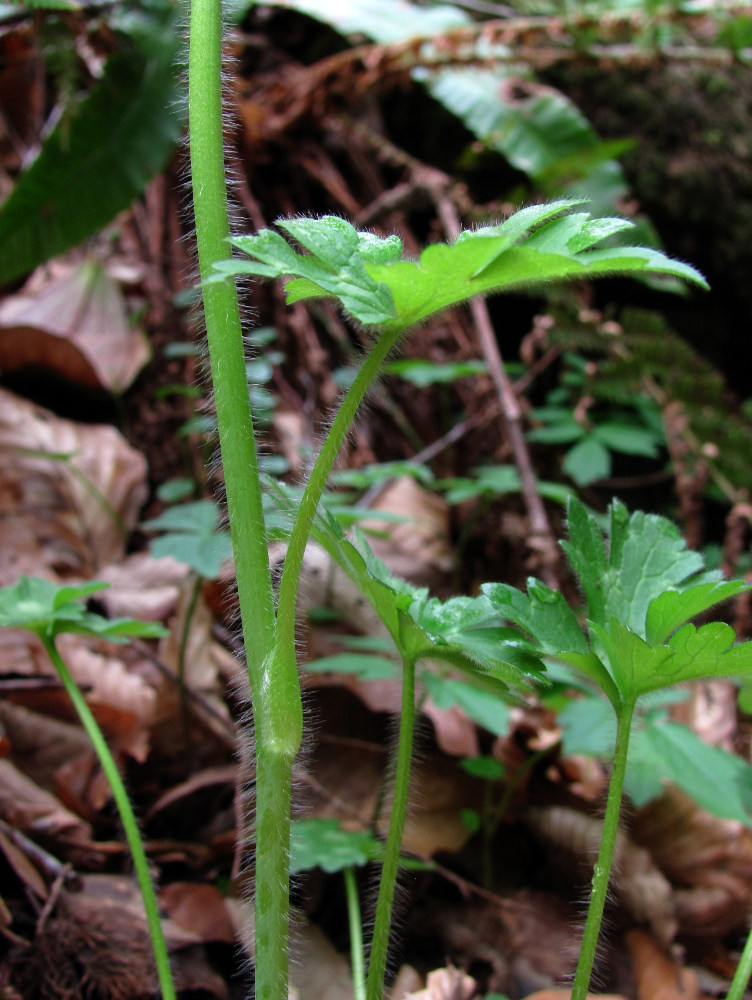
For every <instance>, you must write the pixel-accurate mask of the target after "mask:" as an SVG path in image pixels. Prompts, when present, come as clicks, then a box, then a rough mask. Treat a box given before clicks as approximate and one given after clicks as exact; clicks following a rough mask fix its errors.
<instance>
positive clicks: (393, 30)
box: [241, 0, 469, 44]
mask: <svg viewBox="0 0 752 1000" xmlns="http://www.w3.org/2000/svg"><path fill="white" fill-rule="evenodd" d="M260 2H261V0H241V5H242V7H243V9H245V8H247V7H250V6H254V5H255V4H256V3H260ZM264 6H268V4H266V3H264ZM274 6H275V7H285V8H287V9H289V10H296V11H298V12H299V13H300V14H306V15H307V16H308V17H312V18H315V19H316V20H317V21H322V22H323V23H324V24H328V25H330V26H331V27H332V28H334V29H335V30H336V31H338V32H339V33H340V34H342V35H351V34H357V35H366V36H367V37H369V38H373V39H374V41H377V42H381V43H382V44H393V43H395V42H402V41H406V40H407V39H408V38H415V37H418V36H430V35H434V34H437V33H439V32H444V31H449V30H451V29H452V28H459V27H462V26H463V25H465V24H468V23H469V18H468V16H467V14H465V13H464V12H463V11H461V10H460V9H459V8H457V7H453V6H451V5H447V6H444V5H442V6H439V7H418V6H415V5H414V4H408V3H405V2H404V0H358V3H342V0H276V2H275V4H274Z"/></svg>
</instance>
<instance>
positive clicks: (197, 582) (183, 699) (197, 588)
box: [178, 573, 204, 760]
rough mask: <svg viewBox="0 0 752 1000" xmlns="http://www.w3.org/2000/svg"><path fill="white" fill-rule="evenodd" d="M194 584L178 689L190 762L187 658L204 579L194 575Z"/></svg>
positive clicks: (180, 655) (182, 634) (180, 653)
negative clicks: (189, 640)
mask: <svg viewBox="0 0 752 1000" xmlns="http://www.w3.org/2000/svg"><path fill="white" fill-rule="evenodd" d="M191 576H192V577H193V582H192V583H191V592H190V595H189V597H188V606H187V607H186V609H185V617H184V619H183V628H182V629H181V632H180V645H179V647H178V687H179V693H180V719H181V723H182V726H183V746H184V748H185V754H186V757H187V758H188V759H189V760H190V759H191V757H192V756H193V747H192V745H191V728H190V711H189V707H188V688H187V687H186V684H185V666H186V664H185V657H186V653H187V652H188V639H189V638H190V631H191V622H192V621H193V615H194V612H195V611H196V604H197V603H198V598H199V594H200V593H201V586H202V584H203V582H204V578H203V577H202V576H200V575H199V574H198V573H192V574H191Z"/></svg>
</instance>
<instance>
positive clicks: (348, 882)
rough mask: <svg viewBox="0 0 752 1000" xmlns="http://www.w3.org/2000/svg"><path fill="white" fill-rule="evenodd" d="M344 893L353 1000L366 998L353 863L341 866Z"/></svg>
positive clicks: (358, 906)
mask: <svg viewBox="0 0 752 1000" xmlns="http://www.w3.org/2000/svg"><path fill="white" fill-rule="evenodd" d="M342 874H343V876H344V879H345V895H346V897H347V920H348V924H349V926H350V961H351V964H352V977H353V992H354V995H355V1000H366V972H365V963H364V961H363V922H362V920H361V918H360V900H359V898H358V882H357V879H356V877H355V865H348V866H347V868H343V870H342Z"/></svg>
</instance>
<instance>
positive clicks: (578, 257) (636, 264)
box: [208, 199, 705, 327]
mask: <svg viewBox="0 0 752 1000" xmlns="http://www.w3.org/2000/svg"><path fill="white" fill-rule="evenodd" d="M578 203H579V202H576V201H573V200H572V199H569V200H564V201H559V202H553V203H551V204H550V205H546V206H543V207H540V206H533V207H532V209H530V208H528V209H523V210H522V211H521V212H518V213H517V214H516V215H514V216H512V217H511V218H510V219H508V220H506V221H505V222H504V223H502V224H500V225H499V226H490V227H485V228H482V229H477V230H473V231H467V232H464V233H462V234H461V235H460V236H459V237H458V239H457V240H456V242H455V243H453V244H452V245H447V244H443V243H440V244H434V245H432V246H429V247H427V248H426V249H425V250H424V251H423V253H422V254H421V256H420V260H419V261H418V262H415V261H409V260H400V259H399V256H400V254H401V245H400V243H399V241H398V240H397V239H396V237H389V238H387V239H385V240H382V239H380V238H378V237H375V236H373V235H371V234H368V233H359V232H357V231H356V230H355V229H354V228H353V227H352V226H351V225H350V224H349V223H348V222H345V221H344V220H343V219H338V218H336V217H334V216H324V217H323V218H321V219H300V220H288V221H282V222H279V223H278V225H280V226H281V227H282V228H285V229H286V230H287V231H288V233H289V234H290V235H291V236H293V237H294V238H295V239H297V240H298V241H299V242H301V243H302V244H303V245H304V246H305V247H307V248H308V250H309V251H310V252H308V253H304V254H298V253H297V252H296V251H294V250H293V249H292V247H290V246H289V245H288V244H287V243H286V242H285V240H283V238H282V237H281V236H280V235H279V234H278V233H273V232H270V231H269V230H263V231H262V232H261V233H259V234H258V235H257V236H245V237H238V238H236V239H234V240H233V241H232V242H233V244H234V245H235V246H236V247H238V249H240V250H242V251H243V252H244V253H245V254H247V255H248V256H249V257H251V258H254V259H253V260H251V261H239V260H231V261H223V262H221V263H220V264H217V265H216V266H215V270H216V271H217V272H218V273H217V274H216V275H214V276H213V277H212V278H209V279H208V280H210V281H211V280H217V279H219V280H221V278H222V275H225V276H226V275H231V274H238V273H250V274H258V275H260V276H262V277H284V276H287V277H290V276H292V277H293V279H294V280H293V281H292V282H290V284H289V285H288V301H300V300H302V299H304V298H311V297H316V296H334V297H336V298H338V299H339V301H340V302H341V303H342V305H343V306H344V308H345V309H346V310H348V311H349V312H350V313H351V315H352V316H354V317H355V319H357V320H359V321H360V322H362V323H365V324H373V325H381V324H386V323H397V324H399V326H400V327H402V326H409V325H412V324H414V323H418V322H420V321H422V320H424V319H426V318H427V317H428V316H430V315H432V314H434V313H436V312H439V311H441V310H442V309H446V308H447V307H449V306H453V305H457V304H459V303H460V302H464V301H466V300H467V299H469V298H472V297H473V296H474V295H479V294H488V293H496V292H501V291H504V290H507V289H510V288H516V287H519V286H521V285H536V284H539V283H541V282H544V281H554V280H562V279H566V278H573V277H574V278H586V277H589V276H595V275H597V274H600V273H627V272H630V271H638V272H640V271H646V270H647V271H655V272H656V273H661V274H679V275H681V276H682V277H684V278H686V279H687V280H690V281H694V282H696V283H697V284H700V285H703V286H704V285H705V281H704V278H703V277H702V276H701V275H700V274H699V273H698V272H697V271H695V270H694V269H693V268H691V267H689V265H686V264H678V263H677V262H676V261H672V260H670V259H669V258H667V257H665V256H664V255H663V254H661V253H660V252H658V251H655V250H645V249H643V248H639V247H637V248H624V247H619V248H615V249H612V250H598V251H593V250H590V249H587V250H585V251H580V250H578V249H577V248H578V247H580V246H588V247H589V246H590V244H591V243H592V242H593V241H594V240H598V239H602V238H603V235H604V234H606V233H611V232H613V231H615V230H616V229H619V228H623V225H624V224H625V223H624V220H620V219H599V220H592V219H591V218H590V215H589V213H587V212H578V213H575V214H573V215H566V216H564V217H562V213H563V212H566V211H568V210H569V209H570V208H571V207H573V205H574V204H578ZM531 229H532V230H534V231H533V232H532V234H531V233H530V230H531ZM551 248H554V249H553V250H552V249H551Z"/></svg>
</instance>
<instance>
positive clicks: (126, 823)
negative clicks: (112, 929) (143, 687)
mask: <svg viewBox="0 0 752 1000" xmlns="http://www.w3.org/2000/svg"><path fill="white" fill-rule="evenodd" d="M42 641H43V643H44V647H45V649H46V650H47V654H48V656H49V658H50V660H51V661H52V664H53V666H54V667H55V670H56V671H57V675H58V677H59V678H60V680H61V682H62V685H63V687H64V688H65V690H66V692H67V694H68V697H69V698H70V700H71V702H72V703H73V707H74V708H75V709H76V712H77V713H78V717H79V719H80V720H81V725H82V726H83V727H84V730H85V732H86V735H87V736H88V737H89V739H90V740H91V745H92V746H93V747H94V752H95V753H96V755H97V757H98V758H99V763H100V764H101V765H102V770H103V771H104V773H105V777H106V778H107V781H108V782H109V784H110V788H111V789H112V795H113V798H114V799H115V805H116V806H117V809H118V812H119V813H120V821H121V822H122V824H123V832H124V833H125V838H126V840H127V841H128V847H129V848H130V852H131V857H132V858H133V868H134V870H135V872H136V879H137V881H138V886H139V889H140V890H141V899H142V900H143V904H144V910H145V912H146V925H147V927H148V928H149V936H150V938H151V944H152V948H153V950H154V962H155V964H156V968H157V978H158V980H159V988H160V991H161V993H162V1000H175V996H176V994H175V985H174V983H173V981H172V972H171V971H170V958H169V955H168V953H167V944H166V942H165V938H164V932H163V931H162V924H161V922H160V919H159V905H158V903H157V897H156V894H155V892H154V886H153V885H152V881H151V873H150V872H149V861H148V859H147V857H146V851H145V850H144V842H143V840H142V839H141V832H140V831H139V829H138V823H137V822H136V817H135V814H134V812H133V806H132V805H131V801H130V799H129V798H128V793H127V791H126V790H125V785H124V784H123V779H122V778H121V777H120V772H119V771H118V768H117V764H116V763H115V759H114V758H113V756H112V754H111V753H110V748H109V747H108V746H107V741H106V740H105V738H104V736H103V735H102V730H101V729H100V728H99V726H98V725H97V721H96V719H95V718H94V716H93V714H92V711H91V709H90V708H89V706H88V705H87V704H86V700H85V698H84V696H83V695H82V694H81V691H80V689H79V687H78V685H77V684H76V682H75V681H74V680H73V678H72V677H71V675H70V671H69V670H68V667H67V665H66V663H65V660H64V659H63V658H62V656H61V655H60V653H59V652H58V649H57V646H56V645H55V640H54V639H50V638H45V637H42Z"/></svg>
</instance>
